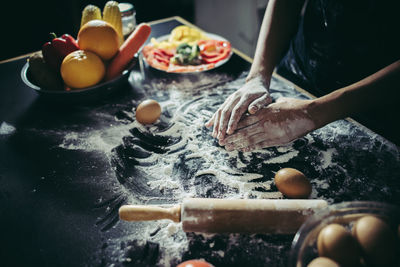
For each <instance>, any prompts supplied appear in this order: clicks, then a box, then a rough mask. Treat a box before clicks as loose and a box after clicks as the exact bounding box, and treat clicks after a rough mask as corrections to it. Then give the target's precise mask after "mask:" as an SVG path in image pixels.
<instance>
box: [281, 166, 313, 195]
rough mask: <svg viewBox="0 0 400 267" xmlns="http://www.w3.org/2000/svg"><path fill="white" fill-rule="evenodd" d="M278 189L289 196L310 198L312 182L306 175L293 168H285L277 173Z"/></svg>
mask: <svg viewBox="0 0 400 267" xmlns="http://www.w3.org/2000/svg"><path fill="white" fill-rule="evenodd" d="M275 184H276V187H277V188H278V190H279V191H280V192H281V193H282V194H283V195H285V196H286V197H288V198H308V197H309V196H310V194H311V183H310V181H308V179H307V178H306V176H305V175H304V174H303V173H302V172H300V171H298V170H296V169H293V168H284V169H281V170H279V171H278V172H277V173H276V174H275Z"/></svg>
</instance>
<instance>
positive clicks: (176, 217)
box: [119, 205, 181, 222]
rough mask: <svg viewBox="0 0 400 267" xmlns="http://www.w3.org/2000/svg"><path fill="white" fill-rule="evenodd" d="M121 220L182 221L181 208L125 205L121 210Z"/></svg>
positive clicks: (178, 206) (176, 206)
mask: <svg viewBox="0 0 400 267" xmlns="http://www.w3.org/2000/svg"><path fill="white" fill-rule="evenodd" d="M119 218H120V219H121V220H124V221H136V222H138V221H153V220H163V219H169V220H172V221H174V222H180V221H181V206H180V205H175V206H173V207H170V208H163V207H159V206H151V205H123V206H121V207H120V208H119Z"/></svg>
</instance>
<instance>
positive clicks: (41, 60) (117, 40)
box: [21, 1, 151, 101]
mask: <svg viewBox="0 0 400 267" xmlns="http://www.w3.org/2000/svg"><path fill="white" fill-rule="evenodd" d="M150 32H151V27H150V26H149V25H148V24H146V23H142V24H139V25H138V26H137V27H136V29H135V30H134V31H133V32H132V33H131V34H130V35H129V36H128V37H127V38H126V39H124V37H123V35H122V20H121V12H120V10H119V7H118V2H116V1H108V2H107V3H106V5H105V6H104V9H103V14H101V12H100V9H99V8H98V7H96V6H94V5H88V6H86V7H85V9H84V10H83V12H82V19H81V26H80V29H79V32H78V35H77V39H75V38H73V37H72V36H70V35H68V34H64V35H62V36H60V37H57V36H55V34H51V38H50V41H49V42H46V43H45V44H44V45H43V46H42V49H41V51H39V52H36V53H34V54H32V55H31V56H30V57H29V58H28V60H27V63H26V64H25V65H24V66H23V68H22V71H21V78H22V80H23V82H24V83H25V84H26V85H27V86H29V87H30V88H32V89H33V90H35V91H36V92H38V93H39V94H40V95H42V96H45V97H47V98H51V99H52V100H60V101H68V100H84V99H87V98H86V97H93V96H95V97H96V98H97V97H99V96H103V95H106V94H109V93H110V92H112V91H114V90H115V89H117V88H120V87H121V85H122V84H124V83H126V82H127V80H128V77H129V73H130V71H131V70H132V69H133V67H134V66H135V64H136V62H137V52H138V51H139V49H140V47H141V46H142V45H143V44H144V43H145V42H146V40H147V38H148V37H149V35H150Z"/></svg>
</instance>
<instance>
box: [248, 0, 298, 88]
mask: <svg viewBox="0 0 400 267" xmlns="http://www.w3.org/2000/svg"><path fill="white" fill-rule="evenodd" d="M303 5H304V0H295V1H293V0H270V1H269V2H268V6H267V9H266V11H265V15H264V19H263V22H262V25H261V29H260V33H259V37H258V41H257V47H256V52H255V55H254V60H253V64H252V65H251V69H250V72H249V75H248V77H247V79H246V80H247V81H249V80H251V79H253V78H255V77H262V79H263V80H264V81H266V82H268V83H269V80H270V79H271V76H272V72H273V71H274V68H275V66H276V65H277V64H278V63H279V61H280V60H281V58H282V57H283V55H284V53H285V52H286V51H287V49H288V47H289V43H290V40H291V39H292V37H293V36H294V34H295V33H296V31H297V28H298V21H299V17H300V11H301V8H302V7H303Z"/></svg>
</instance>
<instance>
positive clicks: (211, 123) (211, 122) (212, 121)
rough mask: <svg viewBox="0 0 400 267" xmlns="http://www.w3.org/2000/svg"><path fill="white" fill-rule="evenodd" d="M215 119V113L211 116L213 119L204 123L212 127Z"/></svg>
mask: <svg viewBox="0 0 400 267" xmlns="http://www.w3.org/2000/svg"><path fill="white" fill-rule="evenodd" d="M214 121H215V113H214V114H213V115H212V116H211V119H209V120H208V121H207V122H206V123H205V124H204V126H206V127H207V128H210V127H211V126H212V125H213V124H214Z"/></svg>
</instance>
